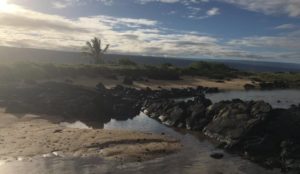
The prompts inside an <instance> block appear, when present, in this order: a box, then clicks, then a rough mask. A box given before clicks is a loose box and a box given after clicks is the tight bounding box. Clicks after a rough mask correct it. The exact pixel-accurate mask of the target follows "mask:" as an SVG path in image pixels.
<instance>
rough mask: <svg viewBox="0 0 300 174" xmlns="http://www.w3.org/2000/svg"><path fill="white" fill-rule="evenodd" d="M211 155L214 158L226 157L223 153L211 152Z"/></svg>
mask: <svg viewBox="0 0 300 174" xmlns="http://www.w3.org/2000/svg"><path fill="white" fill-rule="evenodd" d="M210 157H212V158H214V159H222V158H223V157H224V154H223V153H213V154H210Z"/></svg>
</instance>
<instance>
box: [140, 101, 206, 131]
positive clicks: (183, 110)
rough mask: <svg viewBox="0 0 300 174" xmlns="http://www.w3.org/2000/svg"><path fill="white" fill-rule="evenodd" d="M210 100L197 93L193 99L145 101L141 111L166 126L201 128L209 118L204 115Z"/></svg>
mask: <svg viewBox="0 0 300 174" xmlns="http://www.w3.org/2000/svg"><path fill="white" fill-rule="evenodd" d="M210 104H211V101H210V100H208V99H206V98H205V97H204V95H199V96H197V97H195V98H194V99H193V100H189V101H187V102H185V101H179V102H175V101H174V100H164V101H160V102H158V101H147V102H145V104H144V107H143V111H144V113H146V114H147V115H149V116H150V117H152V118H155V119H157V120H159V121H161V122H162V123H163V124H166V125H168V126H176V127H180V128H187V129H190V130H201V129H202V128H203V127H204V126H205V125H206V124H207V123H208V122H209V121H210V119H211V118H209V117H206V114H205V113H206V108H207V107H208V106H209V105H210Z"/></svg>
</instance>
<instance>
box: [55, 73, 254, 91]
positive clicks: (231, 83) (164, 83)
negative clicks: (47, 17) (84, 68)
mask: <svg viewBox="0 0 300 174" xmlns="http://www.w3.org/2000/svg"><path fill="white" fill-rule="evenodd" d="M122 79H123V78H122V77H119V78H118V80H113V79H107V78H104V77H94V78H90V77H77V78H75V79H70V80H71V81H72V83H73V84H76V85H81V86H86V87H91V88H94V87H95V86H96V85H97V84H98V83H99V82H101V83H103V84H104V85H105V86H106V87H108V88H111V87H113V86H116V85H123V84H122ZM52 81H58V82H65V81H66V79H53V80H52ZM245 84H252V82H251V80H249V79H242V78H238V79H232V80H225V81H224V82H220V81H218V80H212V79H207V78H204V77H191V76H183V77H181V80H152V79H148V81H135V82H134V84H133V85H132V86H128V85H123V86H128V87H135V88H146V87H150V88H152V89H158V88H159V87H161V88H165V89H170V88H187V87H197V86H204V87H217V88H219V89H220V90H244V85H245ZM254 85H255V84H254Z"/></svg>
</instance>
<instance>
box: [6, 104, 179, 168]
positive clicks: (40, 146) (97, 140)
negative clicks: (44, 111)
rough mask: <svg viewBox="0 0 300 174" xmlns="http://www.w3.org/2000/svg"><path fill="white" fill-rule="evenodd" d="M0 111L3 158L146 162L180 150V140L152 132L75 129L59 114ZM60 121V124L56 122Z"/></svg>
mask: <svg viewBox="0 0 300 174" xmlns="http://www.w3.org/2000/svg"><path fill="white" fill-rule="evenodd" d="M3 111H4V110H3V109H2V110H1V112H0V122H1V124H0V160H10V159H19V158H22V159H23V158H30V157H35V156H45V157H48V156H62V157H103V158H105V159H109V160H121V161H125V162H130V161H144V160H150V159H154V158H157V157H161V156H164V155H166V154H170V153H174V152H177V151H179V150H180V148H181V145H180V143H179V141H177V140H175V139H173V138H171V137H167V136H163V135H156V134H152V133H141V132H133V131H124V130H122V131H121V130H120V131H118V130H103V129H90V128H88V127H82V126H81V129H79V128H73V127H70V126H68V124H59V121H60V118H59V117H51V120H48V119H47V118H48V117H46V116H37V115H23V116H18V115H12V114H7V113H4V112H3ZM54 122H57V123H54Z"/></svg>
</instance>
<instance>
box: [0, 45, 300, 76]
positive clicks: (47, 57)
mask: <svg viewBox="0 0 300 174" xmlns="http://www.w3.org/2000/svg"><path fill="white" fill-rule="evenodd" d="M120 58H128V59H131V60H133V61H135V62H137V63H139V64H147V65H159V64H162V63H172V64H174V65H176V66H180V67H186V66H189V65H190V64H191V63H193V62H195V61H210V62H220V63H224V64H226V65H228V66H230V67H232V68H235V69H239V70H243V71H253V72H264V71H267V72H300V64H296V63H279V62H262V61H248V60H223V59H222V60H221V59H218V60H212V59H183V58H182V59H180V58H165V57H150V56H131V55H116V54H108V55H105V59H107V60H108V61H116V60H118V59H120ZM19 61H24V62H27V61H31V62H43V63H57V64H83V63H88V62H89V59H88V58H87V57H84V56H83V55H82V54H81V53H78V52H63V51H52V50H40V49H30V48H11V47H0V63H14V62H19Z"/></svg>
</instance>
